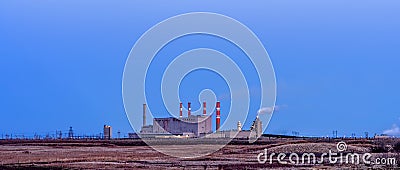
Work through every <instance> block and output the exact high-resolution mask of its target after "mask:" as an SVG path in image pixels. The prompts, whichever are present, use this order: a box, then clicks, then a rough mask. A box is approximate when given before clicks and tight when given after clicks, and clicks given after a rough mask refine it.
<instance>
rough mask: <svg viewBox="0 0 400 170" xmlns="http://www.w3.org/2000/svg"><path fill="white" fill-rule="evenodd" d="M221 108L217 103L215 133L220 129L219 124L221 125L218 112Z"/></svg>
mask: <svg viewBox="0 0 400 170" xmlns="http://www.w3.org/2000/svg"><path fill="white" fill-rule="evenodd" d="M220 107H221V106H220V103H219V102H217V117H216V121H215V122H216V126H215V129H216V130H217V131H219V127H220V124H221V120H220V119H221V118H220V117H221V112H220V109H221V108H220Z"/></svg>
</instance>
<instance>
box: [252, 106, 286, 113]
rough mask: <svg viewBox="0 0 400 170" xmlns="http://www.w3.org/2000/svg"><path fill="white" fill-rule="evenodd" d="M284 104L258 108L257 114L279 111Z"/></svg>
mask: <svg viewBox="0 0 400 170" xmlns="http://www.w3.org/2000/svg"><path fill="white" fill-rule="evenodd" d="M285 106H286V105H283V106H270V107H263V108H261V109H258V111H257V114H272V112H277V111H279V110H280V109H281V108H282V107H285Z"/></svg>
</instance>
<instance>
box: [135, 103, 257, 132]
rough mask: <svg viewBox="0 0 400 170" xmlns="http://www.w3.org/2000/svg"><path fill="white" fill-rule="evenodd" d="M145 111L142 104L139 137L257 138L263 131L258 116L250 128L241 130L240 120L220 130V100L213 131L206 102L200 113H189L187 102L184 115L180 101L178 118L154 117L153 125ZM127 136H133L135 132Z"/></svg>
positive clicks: (144, 106)
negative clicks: (141, 123) (233, 127)
mask: <svg viewBox="0 0 400 170" xmlns="http://www.w3.org/2000/svg"><path fill="white" fill-rule="evenodd" d="M146 111H147V105H146V104H143V126H142V128H141V130H140V133H139V135H140V137H141V138H257V137H260V136H261V135H262V133H263V131H262V122H261V120H260V119H259V118H258V116H257V117H256V119H255V120H254V121H253V124H252V126H251V128H250V130H243V129H242V124H241V122H240V121H238V123H237V128H236V129H231V130H220V127H221V126H220V124H221V110H220V102H217V103H216V112H215V113H216V120H215V129H216V131H215V132H213V126H212V115H207V111H206V102H203V114H202V115H191V103H190V102H188V113H187V117H184V116H183V114H182V103H180V107H179V118H176V117H166V118H154V119H153V125H146ZM129 136H130V137H132V138H135V137H136V136H137V134H130V135H129Z"/></svg>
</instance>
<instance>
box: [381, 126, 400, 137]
mask: <svg viewBox="0 0 400 170" xmlns="http://www.w3.org/2000/svg"><path fill="white" fill-rule="evenodd" d="M383 134H385V135H389V136H400V128H399V127H398V126H397V125H396V124H393V125H392V128H391V129H387V130H384V131H383Z"/></svg>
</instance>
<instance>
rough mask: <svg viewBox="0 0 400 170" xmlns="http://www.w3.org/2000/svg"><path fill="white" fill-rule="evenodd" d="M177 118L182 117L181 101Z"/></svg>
mask: <svg viewBox="0 0 400 170" xmlns="http://www.w3.org/2000/svg"><path fill="white" fill-rule="evenodd" d="M179 118H182V103H179Z"/></svg>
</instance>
